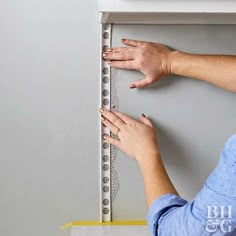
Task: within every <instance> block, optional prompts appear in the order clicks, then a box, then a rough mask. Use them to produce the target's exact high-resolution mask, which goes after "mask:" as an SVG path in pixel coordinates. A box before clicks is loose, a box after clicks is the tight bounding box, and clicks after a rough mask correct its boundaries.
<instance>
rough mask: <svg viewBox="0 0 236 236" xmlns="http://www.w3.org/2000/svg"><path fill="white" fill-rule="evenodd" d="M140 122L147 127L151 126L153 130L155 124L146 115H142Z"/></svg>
mask: <svg viewBox="0 0 236 236" xmlns="http://www.w3.org/2000/svg"><path fill="white" fill-rule="evenodd" d="M140 120H141V121H142V122H143V123H144V124H145V125H147V126H149V127H150V128H153V127H154V125H153V123H152V122H151V121H150V120H149V119H148V118H147V117H146V116H145V115H144V114H142V115H141V117H140Z"/></svg>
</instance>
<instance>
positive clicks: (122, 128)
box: [100, 109, 160, 161]
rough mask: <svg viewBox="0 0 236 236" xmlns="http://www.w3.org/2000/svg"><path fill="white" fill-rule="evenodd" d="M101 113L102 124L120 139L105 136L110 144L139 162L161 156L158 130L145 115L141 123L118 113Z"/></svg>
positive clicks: (104, 111) (106, 111)
mask: <svg viewBox="0 0 236 236" xmlns="http://www.w3.org/2000/svg"><path fill="white" fill-rule="evenodd" d="M100 112H101V115H102V116H101V119H102V123H103V124H104V125H105V126H106V127H108V128H109V129H110V130H111V132H112V133H113V134H115V135H117V137H118V139H116V138H112V137H110V136H108V135H105V136H103V138H104V139H105V140H107V141H108V142H109V143H111V144H112V145H114V146H116V147H118V148H120V149H121V150H122V151H124V152H125V153H126V154H127V155H128V156H130V157H131V158H134V159H136V160H137V161H141V159H143V158H148V157H149V156H150V157H154V156H155V157H157V156H160V155H159V148H158V143H157V132H156V129H155V127H154V126H153V124H152V122H151V121H150V120H149V119H148V118H147V117H146V116H145V115H144V114H142V115H141V117H140V120H141V122H139V121H137V120H134V119H132V118H131V117H129V116H127V115H125V114H123V113H120V112H117V111H112V112H111V111H108V110H105V109H100Z"/></svg>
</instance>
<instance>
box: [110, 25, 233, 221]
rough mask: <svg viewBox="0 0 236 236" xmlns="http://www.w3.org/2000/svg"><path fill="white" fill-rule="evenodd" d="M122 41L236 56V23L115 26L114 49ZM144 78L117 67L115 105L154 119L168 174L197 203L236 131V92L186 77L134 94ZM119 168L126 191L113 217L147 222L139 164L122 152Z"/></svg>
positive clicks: (122, 191) (118, 199)
mask: <svg viewBox="0 0 236 236" xmlns="http://www.w3.org/2000/svg"><path fill="white" fill-rule="evenodd" d="M121 38H133V39H140V40H144V41H152V42H159V43H163V44H166V45H168V46H170V47H172V48H176V49H178V50H183V51H186V52H190V53H212V54H217V53H219V54H236V47H235V38H236V25H145V26H143V25H135V26H134V25H115V26H114V27H113V47H115V46H122V44H121V43H120V39H121ZM142 77H143V75H142V74H141V73H138V72H135V71H127V70H117V69H114V70H113V86H112V87H113V90H114V93H115V94H114V99H113V103H116V105H117V106H118V108H119V110H120V111H122V112H125V113H127V114H129V115H131V116H132V117H134V118H138V117H139V116H140V115H141V113H145V114H146V115H147V116H149V117H150V118H151V119H152V120H153V121H154V123H155V124H156V126H157V128H158V131H159V140H160V146H161V153H162V157H163V160H164V163H165V165H166V168H167V171H168V173H169V174H170V177H171V179H172V180H173V182H174V184H175V185H176V187H177V190H178V191H179V193H180V194H181V196H182V197H184V198H186V199H188V200H189V199H192V198H193V197H194V196H195V195H196V193H197V192H198V191H199V190H200V189H201V187H202V184H203V183H204V181H205V179H206V178H207V176H208V175H209V174H210V172H211V171H212V170H213V169H214V167H215V166H216V164H217V162H218V160H219V156H220V151H221V148H222V147H223V145H224V142H225V141H226V140H227V139H228V138H229V137H230V136H231V135H232V134H234V133H236V125H235V121H236V94H235V93H231V92H227V91H224V90H222V89H220V88H217V87H215V86H213V85H210V84H207V83H205V82H201V81H197V80H193V79H190V78H183V77H180V76H179V77H177V76H169V77H168V78H167V79H164V80H162V81H161V82H160V83H158V84H156V85H154V86H152V87H150V88H146V89H135V90H130V89H129V84H130V83H131V82H132V81H134V80H136V79H141V78H142ZM115 170H116V171H117V173H118V181H119V186H120V187H119V190H118V193H117V195H116V198H115V200H114V202H113V219H116V220H121V219H126V220H128V219H129V220H130V219H133V220H135V219H136V220H137V219H143V218H145V216H146V213H147V209H146V206H145V195H144V188H143V180H142V176H141V174H140V171H139V167H138V165H137V163H136V162H135V161H133V160H131V159H130V158H128V157H127V156H126V155H125V154H124V153H122V152H121V151H119V152H118V155H117V157H116V161H115Z"/></svg>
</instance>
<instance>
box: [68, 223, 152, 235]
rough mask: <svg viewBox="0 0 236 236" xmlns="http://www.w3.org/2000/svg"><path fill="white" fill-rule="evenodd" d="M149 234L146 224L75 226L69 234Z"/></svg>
mask: <svg viewBox="0 0 236 236" xmlns="http://www.w3.org/2000/svg"><path fill="white" fill-rule="evenodd" d="M104 235H106V236H123V235H129V236H150V235H151V233H150V231H149V230H148V226H146V225H145V226H143V225H142V226H75V227H72V228H71V234H70V236H104Z"/></svg>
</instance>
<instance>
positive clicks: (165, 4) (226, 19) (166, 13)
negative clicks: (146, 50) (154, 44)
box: [99, 0, 236, 24]
mask: <svg viewBox="0 0 236 236" xmlns="http://www.w3.org/2000/svg"><path fill="white" fill-rule="evenodd" d="M99 11H100V13H101V23H115V24H235V23H236V1H233V0H226V1H220V0H206V1H195V2H193V1H191V2H190V1H186V0H185V1H183V0H182V1H181V0H179V1H178V0H169V1H168V0H112V1H111V0H100V6H99Z"/></svg>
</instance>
